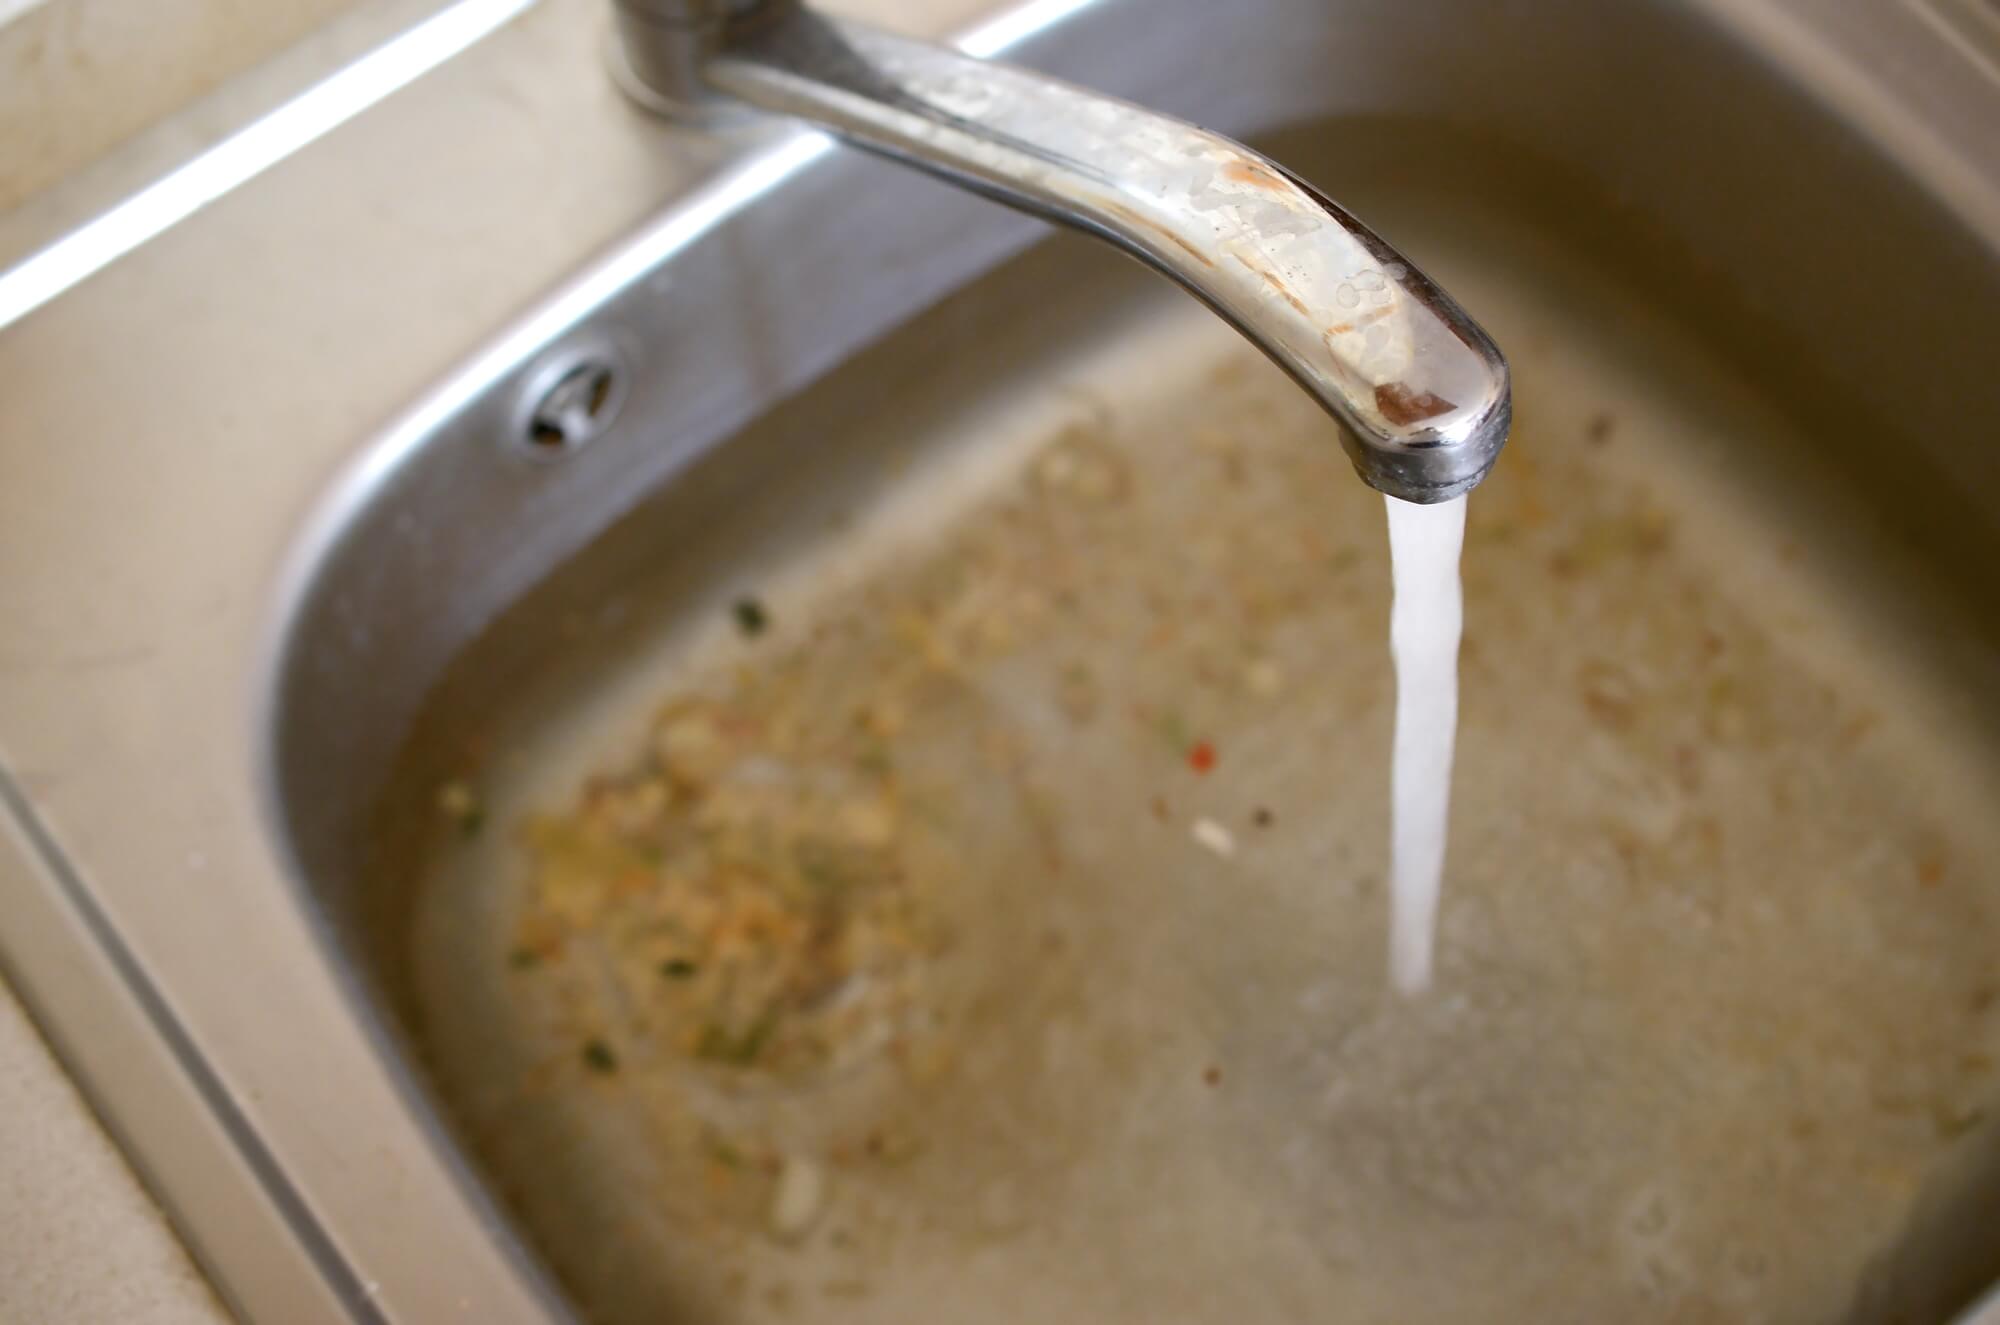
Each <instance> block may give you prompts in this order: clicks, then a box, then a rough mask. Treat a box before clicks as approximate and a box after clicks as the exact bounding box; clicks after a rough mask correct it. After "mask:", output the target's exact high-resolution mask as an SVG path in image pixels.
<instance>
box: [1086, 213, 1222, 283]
mask: <svg viewBox="0 0 2000 1325" xmlns="http://www.w3.org/2000/svg"><path fill="white" fill-rule="evenodd" d="M1099 205H1100V206H1102V207H1103V208H1104V210H1105V212H1106V213H1108V214H1109V215H1112V216H1115V217H1117V218H1118V219H1119V220H1121V221H1123V222H1125V224H1127V225H1129V226H1131V227H1132V231H1133V233H1134V234H1151V235H1157V236H1158V237H1159V238H1161V239H1164V240H1166V241H1167V242H1168V243H1170V244H1172V245H1173V246H1174V247H1175V248H1177V249H1179V250H1180V251H1181V252H1183V253H1185V254H1187V255H1188V256H1189V257H1190V258H1193V259H1194V260H1195V261H1196V262H1199V263H1200V264H1201V265H1202V266H1204V267H1209V268H1213V267H1214V266H1215V259H1214V258H1212V257H1210V256H1209V255H1208V254H1206V253H1204V252H1202V251H1201V250H1200V249H1199V248H1196V247H1195V246H1194V245H1193V244H1191V243H1189V242H1188V241H1187V240H1186V239H1184V238H1182V237H1181V236H1180V235H1177V234H1175V233H1174V232H1173V230H1171V229H1170V228H1168V227H1167V226H1163V225H1161V224H1160V223H1159V222H1158V221H1155V220H1154V219H1153V218H1152V217H1150V216H1147V215H1145V214H1144V213H1143V212H1139V211H1135V210H1134V209H1132V208H1130V207H1127V206H1126V205H1125V204H1124V203H1122V202H1113V201H1112V200H1111V199H1109V198H1106V199H1104V200H1103V202H1102V203H1100V204H1099Z"/></svg>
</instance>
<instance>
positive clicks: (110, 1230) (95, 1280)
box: [0, 985, 229, 1325]
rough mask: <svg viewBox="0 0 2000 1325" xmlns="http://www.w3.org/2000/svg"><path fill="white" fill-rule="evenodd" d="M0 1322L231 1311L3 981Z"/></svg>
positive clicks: (45, 1324)
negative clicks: (210, 1286)
mask: <svg viewBox="0 0 2000 1325" xmlns="http://www.w3.org/2000/svg"><path fill="white" fill-rule="evenodd" d="M0 1118H5V1119H6V1120H7V1121H6V1125H5V1126H4V1127H0V1325H58V1323H60V1322H70V1321H75V1322H96V1321H104V1322H112V1321H146V1322H151V1323H152V1325H212V1323H213V1322H218V1321H226V1320H228V1319H229V1315H228V1313H227V1312H226V1311H224V1310H223V1308H222V1305H221V1304H220V1303H219V1302H217V1301H216V1299H215V1295H214V1294H213V1293H211V1292H210V1291H209V1288H208V1283H207V1281H206V1280H204V1279H203V1278H202V1277H201V1272H200V1271H199V1270H197V1269H196V1268H195V1266H194V1264H193V1262H191V1261H190V1260H189V1259H188V1257H187V1253H186V1252H185V1251H183V1250H182V1249H181V1244H180V1243H179V1241H177V1240H176V1239H175V1237H174V1233H173V1230H172V1229H171V1228H169V1227H168V1225H167V1221H166V1218H165V1216H163V1215H162V1214H161V1213H160V1211H159V1208H158V1207H157V1206H155V1205H154V1204H153V1201H152V1198H151V1197H149V1196H148V1195H147V1194H146V1191H145V1189H144V1188H143V1187H141V1186H140V1185H139V1180H138V1179H137V1178H136V1177H134V1176H133V1174H132V1170H131V1169H130V1168H128V1167H127V1166H126V1164H125V1160H124V1157H123V1156H121V1155H120V1154H119V1153H118V1149H117V1147H116V1146H115V1145H113V1144H112V1141H111V1138H110V1137H108V1136H106V1135H105V1134H104V1130H103V1129H102V1128H101V1127H99V1126H98V1124H97V1119H96V1117H95V1116H94V1115H93V1114H92V1113H91V1112H90V1109H89V1107H88V1106H87V1105H86V1104H85V1103H84V1100H83V1097H82V1096H81V1095H79V1094H78V1093H77V1090H76V1087H75V1086H73V1085H71V1084H70V1081H69V1078H68V1077H66V1076H64V1075H63V1071H62V1068H61V1066H60V1065H58V1064H57V1062H56V1060H55V1056H54V1055H53V1054H51V1053H50V1052H49V1048H48V1046H47V1045H46V1044H44V1043H43V1042H42V1038H41V1036H40V1035H38V1034H37V1033H36V1031H35V1028H34V1025H33V1023H31V1022H30V1021H29V1020H28V1015H27V1013H26V1011H25V1010H24V1009H23V1008H22V1007H21V1004H20V1002H19V1001H18V1000H17V999H15V997H14V995H13V991H11V990H9V989H8V988H7V987H6V986H5V985H0Z"/></svg>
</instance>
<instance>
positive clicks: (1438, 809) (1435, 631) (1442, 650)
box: [1383, 497, 1465, 994]
mask: <svg viewBox="0 0 2000 1325" xmlns="http://www.w3.org/2000/svg"><path fill="white" fill-rule="evenodd" d="M1383 502H1384V504H1385V505H1386V506H1387V507H1388V511H1389V561H1390V574H1391V577H1392V578H1393V580H1394V582H1395V603H1394V606H1393V607H1392V608H1391V609H1390V613H1389V651H1390V653H1391V655H1392V656H1393V657H1394V659H1395V662H1396V738H1395V761H1394V765H1393V770H1394V771H1393V772H1392V774H1391V778H1392V782H1391V788H1390V793H1391V810H1390V837H1389V841H1390V867H1389V876H1390V921H1389V978H1390V980H1391V982H1392V983H1393V984H1394V985H1395V987H1396V989H1397V990H1398V991H1400V992H1402V993H1405V994H1414V993H1418V992H1420V991H1422V990H1423V989H1425V988H1426V987H1428V986H1429V984H1430V980H1431V964H1432V951H1433V949H1434V948H1435V946H1436V930H1437V908H1438V893H1439V889H1440V887H1441V886H1442V884H1443V881H1444V857H1445V835H1446V823H1447V820H1448V818H1449V815H1450V810H1451V764H1452V746H1453V742H1454V740H1455V738H1456V737H1457V735H1458V638H1459V631H1460V627H1461V624H1462V622H1463V617H1464V613H1463V609H1462V605H1461V601H1460V595H1459V582H1458V557H1459V549H1460V548H1461V546H1463V544H1464V542H1465V498H1463V497H1459V498H1456V499H1454V500H1452V501H1447V502H1439V503H1437V504H1436V505H1431V506H1418V505H1415V504H1414V503H1411V502H1406V501H1399V500H1397V499H1396V498H1394V497H1384V498H1383Z"/></svg>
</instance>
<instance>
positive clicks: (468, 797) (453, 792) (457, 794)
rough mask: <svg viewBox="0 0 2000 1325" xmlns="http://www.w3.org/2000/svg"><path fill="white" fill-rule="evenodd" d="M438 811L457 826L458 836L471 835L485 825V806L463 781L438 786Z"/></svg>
mask: <svg viewBox="0 0 2000 1325" xmlns="http://www.w3.org/2000/svg"><path fill="white" fill-rule="evenodd" d="M437 806H438V813H440V814H442V815H443V816H444V817H445V818H446V819H449V820H450V821H451V822H452V824H453V825H454V826H455V827H457V829H458V832H459V836H461V837H472V836H473V835H475V834H477V833H478V832H479V830H480V829H481V828H483V827H485V825H486V807H485V806H484V805H482V804H480V801H479V794H478V793H477V792H475V791H473V789H472V788H471V787H470V786H469V785H468V784H466V783H464V782H458V781H453V782H447V783H445V784H444V785H443V786H442V787H439V788H438V796H437Z"/></svg>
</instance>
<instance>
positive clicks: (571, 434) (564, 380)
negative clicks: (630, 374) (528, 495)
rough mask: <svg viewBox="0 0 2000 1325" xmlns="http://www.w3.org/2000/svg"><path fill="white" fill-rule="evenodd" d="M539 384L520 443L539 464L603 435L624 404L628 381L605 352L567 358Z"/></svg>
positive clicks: (539, 376) (532, 390) (541, 376)
mask: <svg viewBox="0 0 2000 1325" xmlns="http://www.w3.org/2000/svg"><path fill="white" fill-rule="evenodd" d="M535 380H536V383H537V384H536V385H534V386H532V387H531V388H530V390H529V393H528V395H529V399H530V401H531V402H532V403H531V404H529V406H528V407H527V408H526V410H525V411H524V414H525V419H524V422H523V423H522V425H521V443H522V445H523V446H524V447H525V448H526V450H527V451H528V453H529V454H530V455H532V456H534V457H535V458H536V459H539V460H554V459H557V458H559V457H561V456H564V455H567V454H569V453H571V452H574V451H576V450H578V449H580V448H582V447H583V446H584V445H585V444H586V443H589V442H592V441H595V440H596V439H597V438H599V437H601V436H603V435H604V433H605V431H606V430H607V429H609V428H610V427H611V425H612V424H613V423H614V422H616V421H617V418H618V412H619V410H620V408H621V407H622V406H623V405H624V403H625V383H624V377H623V375H622V374H621V373H620V371H619V367H618V364H617V363H616V362H615V361H614V360H613V359H612V358H611V357H610V356H609V355H608V354H607V353H603V352H588V353H582V354H572V355H568V356H565V357H564V358H563V359H560V360H558V361H557V366H556V368H555V369H554V370H552V371H544V372H542V373H540V374H537V375H536V379H535Z"/></svg>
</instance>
